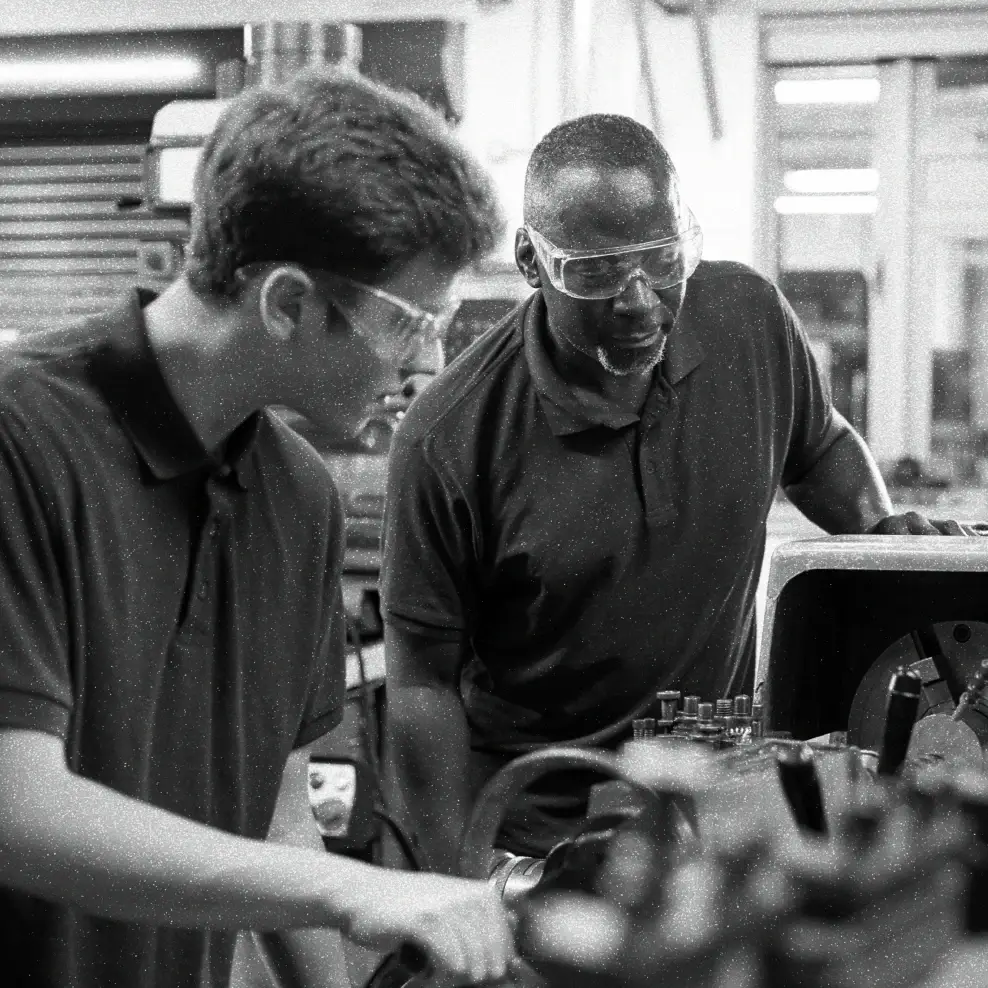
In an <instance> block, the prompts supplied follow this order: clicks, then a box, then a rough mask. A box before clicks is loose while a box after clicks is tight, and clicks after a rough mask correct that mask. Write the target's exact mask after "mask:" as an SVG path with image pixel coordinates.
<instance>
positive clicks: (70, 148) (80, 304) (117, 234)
mask: <svg viewBox="0 0 988 988" xmlns="http://www.w3.org/2000/svg"><path fill="white" fill-rule="evenodd" d="M143 159H144V146H143V145H141V144H113V145H91V146H90V145H64V146H60V147H16V146H3V147H0V329H5V330H11V329H13V330H21V331H23V330H32V329H39V328H43V327H44V326H48V325H61V324H64V323H65V322H68V321H71V320H73V319H76V318H78V317H79V316H83V315H86V314H89V313H92V312H98V311H100V310H101V309H105V308H107V307H108V306H109V305H111V304H112V303H113V302H114V301H115V300H116V299H117V298H119V297H120V295H121V294H122V293H123V292H125V291H126V290H127V289H128V288H129V287H131V286H132V285H133V283H134V279H135V275H136V274H137V272H138V269H139V265H138V260H137V252H138V248H139V245H140V242H141V241H142V240H144V241H155V240H167V239H170V238H175V237H178V238H182V239H184V236H185V233H186V230H187V225H186V224H185V223H184V222H182V221H180V220H175V219H149V218H148V217H146V216H140V215H135V214H134V213H132V212H127V211H126V210H120V209H119V208H118V206H117V203H118V201H119V200H120V199H121V198H122V197H124V196H140V195H141V194H142V192H143V188H142V185H141V175H142V169H143Z"/></svg>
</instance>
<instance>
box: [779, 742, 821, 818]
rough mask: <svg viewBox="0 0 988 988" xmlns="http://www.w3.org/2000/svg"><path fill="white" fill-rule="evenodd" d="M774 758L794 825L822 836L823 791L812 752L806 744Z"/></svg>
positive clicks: (781, 752) (783, 750)
mask: <svg viewBox="0 0 988 988" xmlns="http://www.w3.org/2000/svg"><path fill="white" fill-rule="evenodd" d="M775 757H776V761H777V763H778V767H779V782H780V783H781V785H782V791H783V793H785V796H786V799H787V800H788V801H789V808H790V809H791V810H792V815H793V818H794V819H795V821H796V823H797V825H798V826H799V827H800V829H802V830H809V831H812V832H813V833H816V834H825V833H826V832H827V818H826V816H825V815H824V812H823V792H822V791H821V789H820V780H819V778H818V777H817V774H816V763H815V761H814V757H813V752H812V750H811V749H810V748H809V747H808V746H806V745H802V746H800V747H798V748H796V747H792V748H789V747H787V748H783V749H782V750H781V751H779V752H778V753H777V754H776V756H775Z"/></svg>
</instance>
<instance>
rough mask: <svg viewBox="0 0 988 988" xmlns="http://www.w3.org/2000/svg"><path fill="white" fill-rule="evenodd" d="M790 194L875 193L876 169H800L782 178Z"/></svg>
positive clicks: (788, 172) (876, 186) (876, 182)
mask: <svg viewBox="0 0 988 988" xmlns="http://www.w3.org/2000/svg"><path fill="white" fill-rule="evenodd" d="M782 181H783V183H784V184H785V187H786V188H787V189H788V190H789V191H790V192H797V193H800V194H803V195H812V194H814V193H848V192H876V191H877V190H878V169H877V168H800V169H794V170H792V171H787V172H786V173H785V174H784V175H783V176H782Z"/></svg>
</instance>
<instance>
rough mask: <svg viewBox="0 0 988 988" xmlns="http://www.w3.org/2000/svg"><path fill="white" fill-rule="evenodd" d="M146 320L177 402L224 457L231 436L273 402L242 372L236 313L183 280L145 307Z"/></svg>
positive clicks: (209, 447) (209, 446)
mask: <svg viewBox="0 0 988 988" xmlns="http://www.w3.org/2000/svg"><path fill="white" fill-rule="evenodd" d="M144 320H145V325H146V327H147V334H148V340H149V341H150V344H151V348H152V350H153V351H154V354H155V357H156V359H157V361H158V366H159V367H160V369H161V373H162V376H163V377H164V379H165V383H166V384H167V385H168V390H169V391H170V392H171V395H172V397H173V398H174V399H175V403H176V404H177V405H178V407H179V409H180V410H181V412H182V414H183V415H184V416H185V417H186V419H187V420H188V422H189V424H190V425H191V426H192V428H193V430H194V431H195V433H196V435H197V436H198V437H199V441H200V442H201V443H202V444H203V446H204V447H205V449H206V450H208V451H209V452H211V453H214V454H216V455H219V456H222V454H223V451H224V449H225V443H226V440H227V439H228V438H229V436H230V434H231V433H232V432H233V431H234V430H235V429H236V428H237V427H238V426H239V425H241V424H242V423H243V422H244V421H246V419H248V418H249V417H250V415H251V414H253V412H255V411H256V410H257V409H258V408H260V407H262V406H263V405H265V404H268V403H269V402H268V401H264V400H262V396H261V395H260V394H259V393H258V389H257V388H256V387H255V386H254V382H252V381H250V380H249V379H248V378H247V377H246V376H245V375H244V374H243V373H242V372H243V370H244V368H245V366H246V365H247V362H246V361H245V360H244V358H243V346H244V344H243V341H241V340H239V338H238V333H237V327H236V319H235V314H234V313H233V311H232V310H227V309H226V308H225V307H224V303H223V302H222V301H213V300H212V299H206V298H203V297H202V296H200V295H199V294H197V293H196V292H195V291H193V289H192V287H191V286H190V285H189V284H188V282H186V281H185V279H184V278H180V279H179V280H178V281H176V282H174V283H173V284H171V285H170V286H169V287H168V288H167V289H165V291H164V292H163V293H162V294H161V295H159V296H158V298H156V299H155V300H154V301H153V302H152V303H151V304H150V305H148V306H147V307H146V308H145V309H144ZM238 344H239V345H238ZM238 351H239V353H238Z"/></svg>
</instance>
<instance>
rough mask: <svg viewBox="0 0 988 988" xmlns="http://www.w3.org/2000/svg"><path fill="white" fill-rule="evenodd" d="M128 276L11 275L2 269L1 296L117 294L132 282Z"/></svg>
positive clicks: (72, 274)
mask: <svg viewBox="0 0 988 988" xmlns="http://www.w3.org/2000/svg"><path fill="white" fill-rule="evenodd" d="M132 280H133V279H132V275H128V274H118V275H112V274H77V273H75V272H67V273H66V274H62V275H58V274H54V273H48V272H45V273H44V274H36V275H30V274H22V273H19V272H18V273H13V274H11V273H8V272H6V271H3V270H2V269H0V295H11V294H14V293H20V292H23V293H27V294H30V295H38V294H42V293H49V294H52V295H64V294H68V293H69V292H89V293H96V292H113V291H119V290H121V289H125V288H126V287H127V286H128V285H129V284H130V283H131V281H132Z"/></svg>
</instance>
